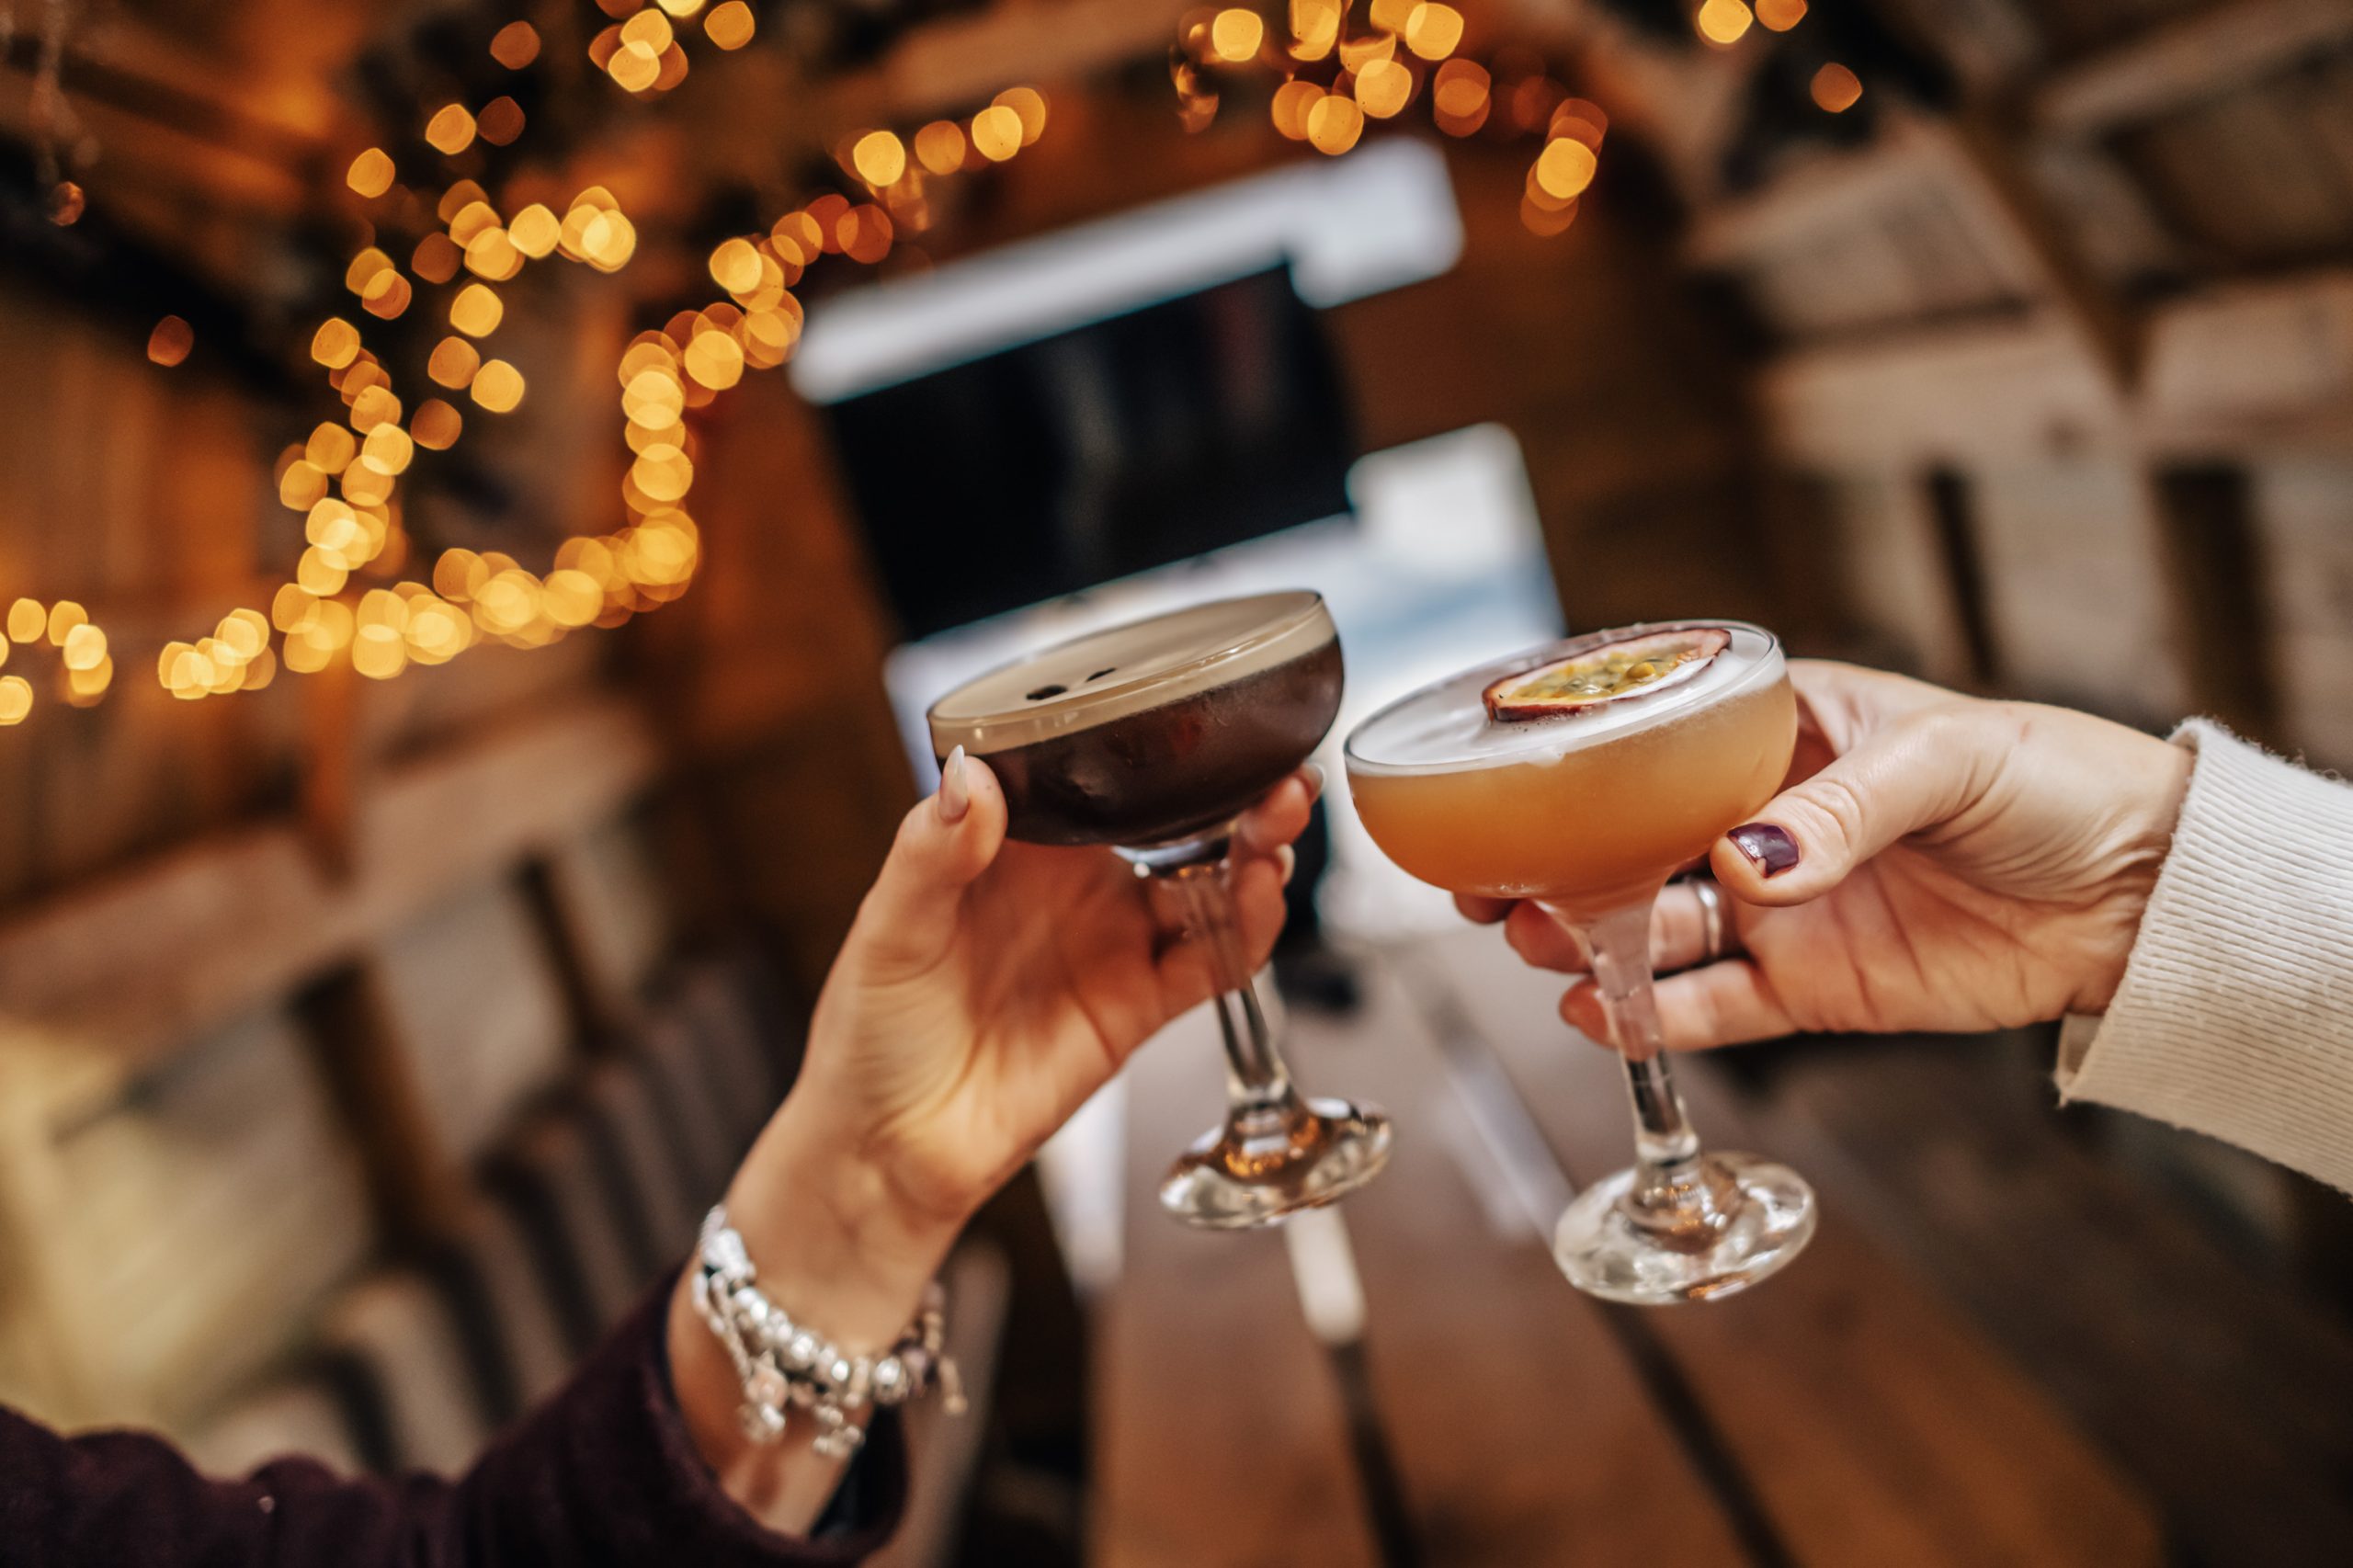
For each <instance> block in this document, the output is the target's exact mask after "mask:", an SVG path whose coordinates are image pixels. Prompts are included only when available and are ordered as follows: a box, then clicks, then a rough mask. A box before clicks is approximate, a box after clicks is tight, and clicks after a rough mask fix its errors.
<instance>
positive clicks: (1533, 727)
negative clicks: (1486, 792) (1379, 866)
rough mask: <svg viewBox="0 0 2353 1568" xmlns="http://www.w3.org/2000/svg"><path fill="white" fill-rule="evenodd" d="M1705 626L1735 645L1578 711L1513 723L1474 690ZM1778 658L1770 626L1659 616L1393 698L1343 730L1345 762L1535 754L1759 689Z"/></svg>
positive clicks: (1526, 758)
mask: <svg viewBox="0 0 2353 1568" xmlns="http://www.w3.org/2000/svg"><path fill="white" fill-rule="evenodd" d="M1703 626H1715V627H1722V629H1723V630H1724V631H1729V632H1731V633H1732V643H1731V645H1730V646H1729V647H1727V648H1725V649H1724V651H1723V652H1722V653H1718V654H1717V655H1716V656H1715V657H1714V658H1713V659H1711V660H1710V661H1709V662H1708V666H1707V668H1705V669H1703V670H1701V671H1700V672H1699V674H1698V675H1696V676H1692V677H1691V678H1690V679H1688V680H1686V681H1682V682H1679V683H1678V684H1677V685H1674V686H1670V687H1665V688H1664V689H1663V690H1660V691H1657V692H1654V693H1649V694H1645V695H1641V696H1635V697H1628V698H1622V699H1619V700H1617V701H1615V702H1606V703H1603V704H1601V705H1600V706H1599V707H1597V708H1591V709H1587V710H1585V711H1583V712H1580V713H1569V714H1563V715H1562V716H1560V717H1558V718H1552V719H1532V720H1526V721H1521V722H1497V721H1495V720H1493V719H1490V718H1489V717H1487V710H1486V705H1485V704H1484V703H1483V702H1482V701H1481V700H1480V694H1481V693H1483V692H1484V691H1485V690H1486V688H1487V687H1488V686H1489V685H1491V684H1492V683H1494V682H1495V681H1497V680H1500V679H1502V678H1503V677H1504V676H1509V675H1517V674H1519V673H1521V672H1523V671H1527V670H1532V669H1536V668H1538V667H1540V666H1541V665H1549V664H1552V663H1553V662H1554V661H1555V660H1558V659H1563V658H1566V657H1568V656H1569V655H1570V654H1572V653H1577V652H1579V651H1580V650H1581V649H1584V648H1591V647H1598V646H1600V645H1601V644H1603V643H1605V642H1616V641H1617V640H1619V639H1620V638H1621V637H1631V636H1635V635H1639V634H1642V633H1646V632H1652V631H1673V630H1676V629H1677V628H1693V629H1696V628H1699V627H1703ZM1781 666H1782V661H1781V651H1780V646H1779V643H1777V642H1774V641H1773V638H1772V635H1771V634H1770V633H1769V632H1767V631H1761V630H1759V629H1758V628H1756V627H1754V626H1749V625H1745V624H1744V623H1742V622H1739V621H1733V620H1706V621H1698V620H1695V621H1670V622H1660V623H1657V624H1654V625H1650V626H1630V627H1627V628H1625V629H1623V630H1622V631H1606V632H1597V633H1594V634H1592V635H1589V636H1586V637H1577V638H1572V639H1570V640H1569V641H1567V642H1559V643H1555V644H1553V645H1552V646H1551V647H1547V648H1540V649H1532V650H1530V651H1529V652H1528V653H1518V654H1514V655H1513V656H1512V657H1510V658H1506V659H1497V660H1495V662H1494V663H1492V664H1487V665H1480V666H1479V667H1478V668H1477V669H1472V670H1465V671H1463V672H1462V673H1461V675H1458V676H1451V677H1449V679H1446V680H1443V681H1440V682H1438V684H1437V685H1435V686H1426V687H1422V688H1421V689H1420V690H1419V691H1416V692H1415V693H1413V694H1412V695H1411V696H1408V697H1404V698H1401V699H1399V700H1397V701H1395V702H1392V703H1391V704H1390V705H1389V706H1388V707H1386V708H1383V709H1382V710H1381V711H1379V712H1378V713H1375V714H1374V715H1373V716H1372V717H1371V718H1370V719H1367V720H1366V721H1365V722H1363V723H1361V724H1358V726H1357V727H1356V731H1355V733H1352V734H1350V735H1349V736H1348V745H1347V751H1348V758H1349V766H1351V767H1357V768H1360V769H1362V770H1364V771H1367V772H1372V773H1425V772H1430V773H1435V772H1452V771H1456V770H1459V769H1462V768H1469V767H1495V766H1499V765H1501V764H1503V763H1507V762H1532V761H1541V760H1543V759H1545V758H1546V757H1550V756H1563V755H1565V754H1567V753H1569V752H1572V751H1576V750H1580V749H1582V748H1584V747H1586V746H1591V745H1597V744H1601V743H1602V742H1605V741H1609V740H1616V739H1619V738H1621V737H1623V736H1625V735H1629V734H1632V733H1637V732H1639V731H1643V730H1647V729H1651V728H1653V727H1654V726H1656V725H1659V724H1664V723H1669V722H1673V721H1674V720H1676V719H1679V718H1681V717H1683V716H1684V715H1686V714H1689V713H1695V712H1697V711H1699V710H1700V709H1702V708H1705V707H1708V706H1709V705H1710V704H1711V703H1715V702H1720V701H1722V700H1723V699H1725V698H1727V697H1730V696H1733V695H1734V694H1735V693H1738V692H1742V691H1751V690H1755V689H1756V687H1759V686H1763V685H1766V684H1768V683H1769V682H1771V681H1772V680H1773V679H1774V678H1775V677H1776V676H1778V675H1779V672H1780V669H1781Z"/></svg>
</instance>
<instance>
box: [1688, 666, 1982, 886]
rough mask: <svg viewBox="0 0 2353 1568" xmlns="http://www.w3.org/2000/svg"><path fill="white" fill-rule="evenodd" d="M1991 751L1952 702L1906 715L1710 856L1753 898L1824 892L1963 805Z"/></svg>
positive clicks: (1726, 881)
mask: <svg viewBox="0 0 2353 1568" xmlns="http://www.w3.org/2000/svg"><path fill="white" fill-rule="evenodd" d="M1984 760H1985V758H1984V756H1983V741H1982V738H1981V736H1980V735H1979V734H1978V733H1976V732H1975V731H1974V730H1973V729H1972V726H1971V725H1970V724H1969V723H1968V722H1967V721H1966V720H1963V719H1961V718H1959V717H1958V716H1956V715H1955V714H1953V713H1952V712H1951V710H1930V711H1927V712H1923V713H1918V714H1915V715H1913V716H1911V717H1909V718H1905V719H1903V720H1900V721H1898V722H1895V723H1893V724H1891V725H1889V726H1888V727H1886V728H1885V729H1882V730H1880V731H1878V732H1877V733H1873V734H1871V735H1870V736H1869V737H1868V738H1867V739H1865V740H1864V741H1863V742H1862V743H1861V744H1858V745H1857V746H1855V747H1854V749H1852V750H1851V751H1848V752H1847V754H1846V755H1845V756H1840V757H1838V758H1837V759H1836V760H1835V761H1833V762H1832V763H1831V764H1830V765H1829V766H1828V767H1824V768H1823V769H1822V771H1820V772H1819V773H1816V774H1814V775H1813V776H1812V777H1811V778H1807V779H1806V780H1805V781H1804V782H1803V783H1801V784H1796V785H1793V786H1791V787H1790V788H1789V789H1787V790H1782V791H1781V792H1780V793H1779V795H1776V796H1775V797H1774V798H1773V799H1772V800H1770V801H1768V802H1766V804H1765V807H1764V809H1763V810H1762V811H1761V812H1758V813H1757V815H1756V820H1755V821H1754V822H1748V823H1744V824H1741V825H1740V826H1738V827H1735V828H1733V830H1732V831H1731V832H1729V833H1727V834H1725V835H1723V836H1722V838H1720V839H1718V840H1716V843H1715V846H1714V848H1713V849H1712V850H1711V852H1710V854H1709V857H1708V860H1709V864H1710V866H1711V868H1713V869H1714V871H1715V873H1716V881H1718V882H1719V883H1720V884H1722V887H1723V889H1724V891H1725V892H1729V893H1731V894H1732V895H1733V897H1734V898H1737V899H1741V900H1743V901H1745V902H1746V903H1759V904H1790V903H1805V902H1806V901H1807V900H1808V899H1812V898H1818V897H1820V896H1821V895H1822V894H1824V893H1825V892H1829V891H1830V890H1831V889H1832V888H1835V887H1836V886H1837V885H1838V884H1839V883H1840V882H1842V881H1845V880H1846V879H1847V875H1848V874H1849V873H1850V872H1852V871H1853V870H1854V869H1855V868H1856V867H1858V866H1859V865H1861V864H1862V863H1863V862H1864V861H1866V860H1868V859H1870V858H1871V857H1872V856H1874V855H1876V854H1878V853H1879V852H1880V851H1881V850H1882V849H1884V848H1886V847H1887V846H1889V845H1891V844H1893V843H1894V842H1895V841H1896V840H1897V839H1899V838H1902V837H1904V835H1906V834H1911V833H1917V832H1918V831H1920V830H1921V829H1922V828H1926V827H1932V826H1934V825H1936V824H1938V823H1940V822H1944V821H1947V820H1948V819H1949V818H1951V817H1952V816H1954V815H1956V814H1957V813H1959V812H1960V811H1961V808H1962V807H1963V806H1965V805H1966V804H1967V803H1968V802H1969V801H1970V800H1971V799H1972V795H1973V794H1974V792H1975V790H1976V785H1975V783H1974V782H1973V781H1974V780H1975V779H1976V778H1978V777H1979V774H1980V766H1979V765H1980V764H1981V763H1982V762H1983V761H1984Z"/></svg>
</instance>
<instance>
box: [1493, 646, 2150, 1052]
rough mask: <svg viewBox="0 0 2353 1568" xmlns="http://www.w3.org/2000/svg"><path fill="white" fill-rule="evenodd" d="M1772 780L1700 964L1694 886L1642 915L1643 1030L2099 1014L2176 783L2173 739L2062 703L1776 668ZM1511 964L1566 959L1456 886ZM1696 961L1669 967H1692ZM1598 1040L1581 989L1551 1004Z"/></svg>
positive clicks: (1539, 930) (1674, 1040) (1546, 923)
mask: <svg viewBox="0 0 2353 1568" xmlns="http://www.w3.org/2000/svg"><path fill="white" fill-rule="evenodd" d="M1790 679H1791V681H1792V683H1793V684H1794V686H1795V687H1796V688H1797V692H1798V697H1799V709H1800V721H1801V722H1800V734H1799V742H1798V752H1797V756H1796V759H1795V761H1794V762H1793V764H1792V765H1791V769H1790V779H1789V782H1788V783H1787V784H1786V785H1785V786H1784V788H1783V790H1782V792H1781V793H1780V794H1779V795H1778V796H1776V797H1775V798H1774V799H1773V801H1771V802H1769V803H1768V805H1766V806H1765V807H1764V808H1763V809H1762V810H1761V811H1760V812H1758V813H1757V815H1756V821H1755V822H1754V823H1750V824H1743V825H1742V826H1740V827H1737V828H1735V829H1733V832H1731V833H1730V834H1727V835H1725V836H1724V837H1722V838H1721V839H1719V840H1718V841H1717V843H1716V845H1715V847H1714V849H1713V851H1712V852H1711V857H1710V863H1711V867H1712V869H1713V870H1714V872H1715V876H1716V880H1717V881H1718V883H1719V885H1720V886H1721V887H1722V891H1723V892H1725V893H1726V894H1728V895H1729V897H1728V898H1727V899H1726V900H1725V915H1726V917H1727V918H1726V924H1727V926H1728V930H1727V933H1726V935H1727V938H1728V940H1727V946H1728V948H1729V949H1732V950H1731V951H1729V952H1728V953H1727V954H1726V956H1724V957H1722V958H1721V959H1719V960H1715V961H1713V962H1707V963H1701V962H1700V960H1701V959H1702V958H1703V957H1704V953H1703V944H1704V937H1703V914H1702V909H1701V906H1700V903H1699V897H1698V895H1696V894H1694V893H1692V892H1690V891H1689V890H1688V889H1686V888H1680V887H1674V888H1669V889H1668V890H1667V892H1666V894H1665V896H1664V897H1662V898H1661V899H1660V900H1659V903H1658V906H1657V910H1656V913H1655V914H1654V916H1653V919H1652V926H1651V937H1652V956H1653V960H1654V962H1655V964H1656V965H1657V967H1658V969H1659V971H1661V972H1662V973H1663V974H1665V973H1668V971H1682V972H1679V973H1673V974H1672V975H1671V977H1670V978H1666V979H1662V980H1661V981H1660V982H1659V983H1658V988H1657V995H1658V1011H1659V1017H1660V1022H1661V1026H1662V1028H1663V1030H1664V1032H1665V1041H1666V1044H1667V1045H1668V1046H1669V1047H1670V1048H1676V1049H1688V1048H1692V1047H1699V1046H1712V1045H1723V1044H1728V1043H1732V1042H1735V1041H1741V1040H1762V1039H1767V1038H1769V1037H1773V1036H1777V1035H1783V1034H1789V1033H1791V1032H1793V1031H1796V1030H1818V1031H1850V1030H1852V1031H1886V1030H1901V1029H1924V1030H1938V1031H1943V1030H1969V1029H1983V1028H1995V1027H1999V1026H2003V1025H2015V1024H2023V1023H2029V1022H2032V1021H2035V1020H2039V1019H2045V1018H2052V1017H2059V1016H2060V1015H2062V1014H2063V1013H2069V1012H2097V1011H2100V1010H2101V1009H2103V1008H2104V1007H2105V1006H2107V1004H2108V1001H2109V997H2110V996H2111V995H2113V994H2114V993H2115V990H2116V987H2117V984H2118V983H2119V982H2120V979H2121V978H2122V975H2123V972H2124V963H2125V959H2126V956H2127V955H2128V954H2129V953H2130V952H2131V947H2132V942H2133V938H2134V937H2135V935H2136V934H2137V933H2138V931H2139V928H2140V923H2141V911H2142V908H2143V905H2144V904H2145V903H2146V902H2147V900H2148V896H2149V892H2150V889H2151V888H2152V887H2153V886H2154V884H2155V881H2156V876H2157V869H2158V867H2159V865H2160V864H2161V862H2162V861H2163V859H2164V857H2165V848H2166V846H2167V843H2168V840H2169V837H2170V835H2171V833H2172V830H2173V824H2174V820H2175V817H2176V815H2177V813H2178V812H2179V809H2180V805H2181V800H2182V795H2183V792H2184V790H2186V788H2187V786H2188V774H2189V768H2190V761H2191V759H2190V757H2189V756H2188V753H2186V752H2185V751H2183V750H2182V749H2181V748H2179V747H2177V746H2171V745H2167V744H2165V743H2164V742H2162V741H2158V740H2155V739H2153V738H2152V737H2150V736H2147V735H2144V734H2142V733H2139V732H2137V731H2134V730H2130V729H2127V728H2125V727H2124V726H2122V725H2120V724H2113V723H2109V722H2107V721H2105V720H2101V719H2095V718H2092V717H2089V716H2088V715H2086V714H2081V713H2075V712H2070V711H2068V710H2064V709H2058V708H2048V707H2042V706H2039V705H2034V704H2029V703H2016V702H1989V701H1982V700H1978V699H1971V698H1966V697H1961V696H1959V695H1957V694H1955V693H1952V692H1948V691H1945V690H1942V689H1940V688H1938V687H1933V686H1927V685H1925V684H1923V683H1921V682H1918V681H1913V680H1907V679H1904V677H1902V676H1892V675H1886V674H1882V673H1880V672H1877V671H1872V670H1864V669H1858V668H1855V667H1852V666H1849V665H1835V664H1824V663H1819V662H1812V661H1796V662H1793V663H1792V664H1791V665H1790ZM1457 903H1459V904H1460V905H1461V908H1462V911H1463V913H1464V914H1465V915H1469V916H1470V917H1471V918H1472V919H1474V920H1480V921H1483V922H1493V921H1496V920H1502V921H1505V922H1506V935H1507V936H1508V937H1509V939H1510V941H1511V944H1512V946H1513V947H1514V949H1517V950H1518V952H1519V954H1520V955H1521V957H1523V958H1525V959H1526V960H1528V961H1529V962H1530V963H1533V964H1536V965H1539V966H1540V967H1542V968H1547V969H1554V970H1560V971H1564V972H1568V973H1579V972H1582V971H1584V968H1585V965H1584V960H1583V959H1582V958H1581V956H1580V955H1579V953H1578V952H1577V950H1576V948H1575V945H1574V943H1573V942H1572V941H1571V940H1570V939H1569V937H1568V935H1567V934H1566V933H1565V932H1564V931H1563V930H1562V929H1561V927H1560V926H1558V925H1556V924H1555V923H1554V922H1553V921H1552V918H1551V917H1550V916H1549V915H1546V914H1545V913H1544V912H1543V911H1542V910H1540V909H1538V908H1537V907H1535V906H1534V905H1532V904H1513V903H1503V902H1498V901H1494V900H1473V899H1461V900H1458V901H1457ZM1695 964H1697V965H1699V967H1697V968H1693V967H1691V966H1693V965H1695ZM1562 1011H1563V1014H1564V1015H1565V1016H1566V1017H1567V1018H1568V1020H1569V1021H1570V1022H1571V1023H1572V1024H1574V1025H1575V1026H1576V1027H1577V1028H1580V1029H1582V1030H1584V1031H1585V1032H1586V1033H1587V1034H1589V1035H1592V1036H1594V1037H1595V1038H1596V1039H1600V1038H1602V1037H1603V1034H1604V1024H1603V1021H1602V1017H1601V1008H1600V1006H1599V1002H1598V999H1597V996H1596V995H1595V994H1594V990H1593V986H1592V984H1591V983H1590V982H1586V983H1581V984H1579V985H1577V986H1575V987H1574V988H1572V989H1571V990H1570V992H1569V993H1568V994H1567V996H1566V997H1565V998H1563V1003H1562Z"/></svg>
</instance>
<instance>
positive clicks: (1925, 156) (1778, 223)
mask: <svg viewBox="0 0 2353 1568" xmlns="http://www.w3.org/2000/svg"><path fill="white" fill-rule="evenodd" d="M1943 172H1944V171H1943V169H1942V167H1941V165H1940V160H1939V159H1938V154H1937V151H1936V148H1935V146H1934V144H1933V142H1932V139H1931V138H1929V137H1927V136H1925V135H1908V134H1889V135H1887V136H1884V137H1882V138H1881V139H1880V140H1879V141H1876V142H1872V143H1871V144H1870V145H1869V146H1867V147H1863V148H1860V149H1858V150H1857V151H1854V152H1850V153H1821V154H1818V155H1816V156H1814V157H1813V158H1811V159H1808V160H1807V161H1806V162H1804V163H1802V164H1801V165H1798V166H1797V167H1796V168H1794V169H1792V170H1791V171H1790V173H1788V174H1786V175H1784V176H1781V177H1780V178H1779V179H1777V180H1775V181H1774V182H1773V183H1772V184H1771V185H1770V186H1769V187H1767V188H1765V189H1764V190H1761V191H1758V192H1756V194H1754V195H1749V196H1745V197H1742V198H1740V199H1736V200H1732V201H1726V202H1722V203H1719V204H1717V205H1715V206H1713V207H1711V208H1709V209H1707V210H1703V211H1702V212H1700V213H1699V216H1698V218H1697V219H1696V221H1695V222H1693V223H1692V225H1691V230H1690V235H1689V238H1688V240H1686V241H1685V244H1684V254H1685V256H1687V257H1688V259H1689V260H1690V261H1692V262H1693V263H1695V264H1696V265H1698V266H1700V267H1740V266H1745V265H1748V264H1751V263H1754V262H1756V261H1758V260H1761V259H1763V258H1764V257H1767V256H1771V255H1773V254H1775V253H1777V252H1786V251H1790V250H1794V249H1798V248H1801V247H1802V246H1803V245H1805V244H1807V243H1808V242H1809V241H1810V240H1811V239H1813V237H1814V236H1817V235H1820V234H1822V233H1825V232H1828V231H1836V230H1852V229H1857V228H1861V227H1866V226H1868V225H1870V223H1872V222H1875V221H1876V220H1877V218H1878V217H1879V215H1880V214H1881V212H1882V211H1884V210H1886V209H1887V208H1888V207H1890V206H1891V205H1895V204H1900V203H1902V202H1904V201H1908V200H1911V199H1915V198H1916V196H1917V194H1918V192H1919V189H1920V187H1921V186H1922V185H1923V184H1924V183H1926V182H1930V181H1933V180H1935V179H1936V178H1937V177H1938V176H1939V175H1940V174H1941V173H1943Z"/></svg>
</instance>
